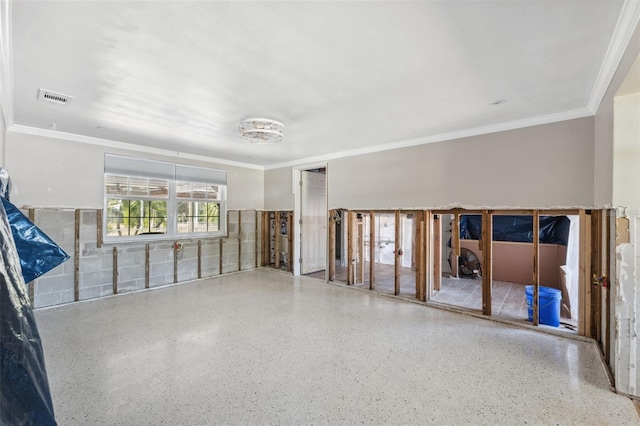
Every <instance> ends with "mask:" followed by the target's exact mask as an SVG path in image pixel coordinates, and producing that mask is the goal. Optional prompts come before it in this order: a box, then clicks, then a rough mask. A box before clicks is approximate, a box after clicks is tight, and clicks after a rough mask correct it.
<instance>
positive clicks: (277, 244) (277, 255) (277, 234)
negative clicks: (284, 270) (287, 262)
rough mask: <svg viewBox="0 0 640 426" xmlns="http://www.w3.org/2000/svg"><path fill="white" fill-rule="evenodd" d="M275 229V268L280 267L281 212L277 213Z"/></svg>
mask: <svg viewBox="0 0 640 426" xmlns="http://www.w3.org/2000/svg"><path fill="white" fill-rule="evenodd" d="M275 218H276V219H275V220H276V222H275V226H276V227H275V229H274V231H273V236H274V240H275V241H274V242H273V250H274V251H275V268H276V269H280V235H281V234H280V220H281V217H280V212H276V213H275Z"/></svg>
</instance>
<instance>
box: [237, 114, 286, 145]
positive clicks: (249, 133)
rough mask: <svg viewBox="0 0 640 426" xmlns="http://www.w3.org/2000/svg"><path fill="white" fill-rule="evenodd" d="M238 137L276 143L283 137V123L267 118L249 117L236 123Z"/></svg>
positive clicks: (252, 141) (252, 140)
mask: <svg viewBox="0 0 640 426" xmlns="http://www.w3.org/2000/svg"><path fill="white" fill-rule="evenodd" d="M238 131H239V132H240V137H241V138H242V139H246V140H248V141H249V142H251V143H276V142H280V141H281V140H282V139H284V134H283V133H282V132H283V131H284V124H282V123H280V122H279V121H275V120H269V119H267V118H249V119H247V120H242V121H241V122H240V124H239V125H238Z"/></svg>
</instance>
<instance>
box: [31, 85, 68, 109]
mask: <svg viewBox="0 0 640 426" xmlns="http://www.w3.org/2000/svg"><path fill="white" fill-rule="evenodd" d="M72 99H73V97H71V96H69V95H63V94H62V93H56V92H52V91H51V90H44V89H40V91H39V92H38V100H39V101H43V102H49V103H52V104H56V105H63V106H64V105H69V104H70V103H71V100H72Z"/></svg>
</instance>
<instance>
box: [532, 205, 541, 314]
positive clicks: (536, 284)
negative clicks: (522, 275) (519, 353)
mask: <svg viewBox="0 0 640 426" xmlns="http://www.w3.org/2000/svg"><path fill="white" fill-rule="evenodd" d="M532 232H533V325H539V323H540V311H539V306H540V264H539V263H540V212H539V211H538V210H534V211H533V231H532Z"/></svg>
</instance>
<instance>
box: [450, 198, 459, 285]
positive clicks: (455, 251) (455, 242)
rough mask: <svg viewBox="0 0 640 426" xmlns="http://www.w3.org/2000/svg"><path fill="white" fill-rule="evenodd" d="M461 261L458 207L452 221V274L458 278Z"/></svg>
mask: <svg viewBox="0 0 640 426" xmlns="http://www.w3.org/2000/svg"><path fill="white" fill-rule="evenodd" d="M459 262H460V212H459V211H458V210H457V209H456V210H455V211H454V213H453V221H452V222H451V276H452V277H455V278H458V274H459V269H460V268H459V266H458V265H459V264H460V263H459Z"/></svg>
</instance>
